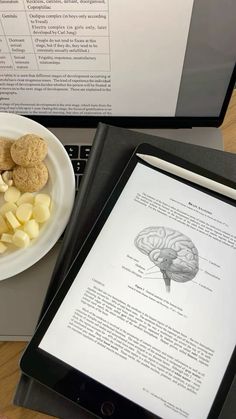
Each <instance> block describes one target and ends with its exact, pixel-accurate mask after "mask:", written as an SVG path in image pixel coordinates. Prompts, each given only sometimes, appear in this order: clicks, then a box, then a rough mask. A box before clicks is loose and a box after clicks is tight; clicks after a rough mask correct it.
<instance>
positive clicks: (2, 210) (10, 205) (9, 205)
mask: <svg viewBox="0 0 236 419" xmlns="http://www.w3.org/2000/svg"><path fill="white" fill-rule="evenodd" d="M16 209H17V206H16V204H14V202H5V204H3V205H2V206H1V207H0V214H2V215H4V214H6V212H8V211H11V212H13V214H15V212H16Z"/></svg>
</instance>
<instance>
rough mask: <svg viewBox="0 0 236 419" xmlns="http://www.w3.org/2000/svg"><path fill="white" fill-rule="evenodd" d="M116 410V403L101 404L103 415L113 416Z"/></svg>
mask: <svg viewBox="0 0 236 419" xmlns="http://www.w3.org/2000/svg"><path fill="white" fill-rule="evenodd" d="M114 411H115V405H114V403H112V402H103V403H102V405H101V412H102V415H103V416H106V417H109V416H112V415H113V413H114Z"/></svg>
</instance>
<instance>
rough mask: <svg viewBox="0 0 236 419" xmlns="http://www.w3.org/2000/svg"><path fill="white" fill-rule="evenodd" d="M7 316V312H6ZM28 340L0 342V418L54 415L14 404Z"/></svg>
mask: <svg viewBox="0 0 236 419" xmlns="http://www.w3.org/2000/svg"><path fill="white" fill-rule="evenodd" d="M221 129H222V133H223V141H224V150H225V151H229V152H232V153H236V90H235V91H234V93H233V96H232V99H231V101H230V104H229V107H228V111H227V114H226V117H225V120H224V123H223V125H222V127H221ZM6 316H7V313H6ZM25 346H26V342H0V419H6V417H7V419H49V418H52V416H48V415H44V414H41V413H37V412H33V411H31V410H28V409H23V408H19V407H15V406H13V405H12V397H13V394H14V390H15V387H16V383H17V381H18V378H19V374H20V371H19V367H18V363H19V358H20V355H21V353H22V351H23V350H24V348H25Z"/></svg>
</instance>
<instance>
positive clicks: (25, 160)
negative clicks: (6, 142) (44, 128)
mask: <svg viewBox="0 0 236 419" xmlns="http://www.w3.org/2000/svg"><path fill="white" fill-rule="evenodd" d="M47 151H48V147H47V143H46V141H45V140H44V139H43V138H41V137H39V136H38V135H35V134H26V135H23V136H22V137H20V138H19V139H18V140H17V141H15V142H14V143H13V144H12V147H11V157H12V159H13V160H14V162H15V163H16V164H18V165H19V166H24V167H33V166H35V165H36V164H38V163H39V162H41V161H43V160H44V158H45V157H46V154H47Z"/></svg>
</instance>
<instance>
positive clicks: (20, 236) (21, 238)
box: [12, 230, 30, 248]
mask: <svg viewBox="0 0 236 419" xmlns="http://www.w3.org/2000/svg"><path fill="white" fill-rule="evenodd" d="M12 243H13V244H14V245H15V246H17V247H21V248H23V247H27V246H28V245H29V244H30V238H29V236H28V234H27V233H26V232H25V231H22V230H16V231H15V233H14V234H13V238H12Z"/></svg>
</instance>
